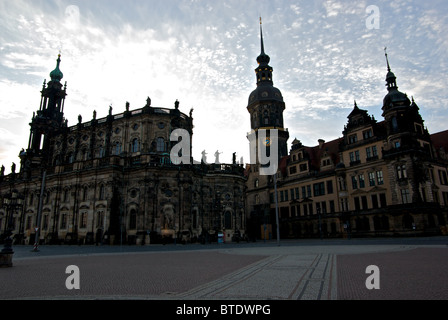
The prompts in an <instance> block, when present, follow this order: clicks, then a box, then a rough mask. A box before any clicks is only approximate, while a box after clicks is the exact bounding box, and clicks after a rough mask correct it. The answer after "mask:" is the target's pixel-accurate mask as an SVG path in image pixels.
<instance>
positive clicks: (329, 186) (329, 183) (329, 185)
mask: <svg viewBox="0 0 448 320" xmlns="http://www.w3.org/2000/svg"><path fill="white" fill-rule="evenodd" d="M327 193H328V194H332V193H333V181H331V180H328V181H327Z"/></svg>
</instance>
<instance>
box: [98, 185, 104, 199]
mask: <svg viewBox="0 0 448 320" xmlns="http://www.w3.org/2000/svg"><path fill="white" fill-rule="evenodd" d="M105 193H106V190H105V188H104V185H101V186H100V196H99V198H100V200H104V199H105V197H106V195H105Z"/></svg>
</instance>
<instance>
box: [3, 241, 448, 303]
mask: <svg viewBox="0 0 448 320" xmlns="http://www.w3.org/2000/svg"><path fill="white" fill-rule="evenodd" d="M447 244H448V238H447V237H439V238H438V239H437V241H432V240H431V241H426V239H422V240H421V241H416V240H415V239H411V240H409V241H406V240H399V241H390V240H383V241H369V240H356V241H355V240H353V241H351V242H347V241H338V240H335V241H329V240H328V241H321V242H319V240H314V241H306V240H297V241H281V243H280V246H278V245H277V244H276V243H275V242H270V243H263V242H258V243H255V244H239V245H236V244H235V245H233V244H229V245H227V244H224V245H214V246H211V245H208V246H200V245H189V246H188V245H187V246H166V247H162V246H160V247H157V246H149V247H144V248H143V247H126V248H125V251H127V252H122V251H117V248H116V247H115V248H114V247H110V249H107V248H98V247H97V248H95V247H88V246H85V247H76V246H75V247H71V248H70V247H65V246H61V247H42V248H41V251H42V252H41V253H38V254H37V255H38V256H37V257H36V256H35V255H36V253H33V254H30V253H29V250H30V247H16V248H15V251H16V254H15V258H14V259H13V262H14V266H13V267H12V268H5V269H0V299H45V300H49V299H59V300H62V299H83V300H88V299H89V300H90V299H92V300H94V299H106V300H111V299H152V300H154V299H156V300H184V301H192V300H272V299H275V300H373V299H380V300H383V299H395V300H396V299H423V300H426V299H428V300H431V299H440V300H446V299H448V290H446V289H445V285H446V284H447V283H448V273H447V272H446V270H448V246H447ZM128 251H129V252H128ZM130 251H139V252H130ZM45 252H49V253H48V255H46V254H45ZM51 252H53V253H51ZM69 265H76V266H78V267H79V270H80V289H79V290H68V289H67V288H66V285H65V283H66V280H67V278H68V277H69V275H70V274H67V273H65V271H66V267H67V266H69ZM369 265H376V266H378V268H379V270H380V277H379V280H380V289H378V290H375V289H373V290H369V289H367V288H366V285H365V283H366V279H367V278H368V277H369V274H366V268H367V266H369Z"/></svg>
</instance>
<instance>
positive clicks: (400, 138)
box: [246, 55, 448, 238]
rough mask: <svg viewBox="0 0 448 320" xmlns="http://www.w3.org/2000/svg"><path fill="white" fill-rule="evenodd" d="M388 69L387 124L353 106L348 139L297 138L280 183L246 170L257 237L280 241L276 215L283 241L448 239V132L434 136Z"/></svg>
mask: <svg viewBox="0 0 448 320" xmlns="http://www.w3.org/2000/svg"><path fill="white" fill-rule="evenodd" d="M386 59H387V55H386ZM387 67H388V73H387V77H386V83H387V90H388V93H387V95H386V96H385V98H384V101H383V107H382V110H383V117H384V120H383V121H380V122H378V121H376V120H375V119H374V117H372V116H370V115H369V114H368V112H367V111H366V110H362V109H360V108H359V107H358V106H357V103H356V102H355V106H354V108H353V111H352V112H351V113H350V114H349V115H348V123H347V125H346V126H345V127H344V130H343V132H342V133H343V137H342V138H339V139H335V140H332V141H329V142H326V141H324V140H319V141H318V145H316V146H313V147H308V146H304V145H302V143H301V142H300V141H299V140H297V139H295V140H294V141H293V142H292V147H291V150H290V152H289V154H288V155H286V156H284V157H283V158H281V160H280V163H279V170H278V172H277V175H276V179H273V176H263V175H261V174H260V173H259V164H258V163H255V164H252V165H251V166H250V168H248V170H247V175H248V178H247V193H246V195H247V204H248V208H247V211H248V217H249V220H248V229H249V230H250V231H251V232H253V233H255V234H256V235H257V236H258V237H262V238H264V237H271V238H272V237H273V236H275V234H276V218H277V214H276V211H277V212H278V216H279V221H280V222H279V223H280V226H279V230H280V236H281V237H284V238H301V237H352V236H356V237H364V236H396V235H399V236H409V235H423V234H424V235H433V234H447V219H448V216H447V212H448V181H447V167H448V157H447V156H446V150H447V148H448V131H443V132H440V133H437V134H433V135H431V134H429V132H428V130H427V129H426V128H425V126H424V121H423V119H422V117H421V115H420V113H419V107H418V106H417V104H416V102H415V101H414V99H413V98H412V101H411V100H410V99H408V97H407V96H406V95H405V94H403V93H401V92H400V91H398V87H397V83H396V77H395V75H394V74H393V73H392V71H391V69H390V66H389V61H388V59H387ZM249 106H250V105H249ZM249 111H251V109H249ZM261 128H262V126H261V127H260V128H258V129H261ZM283 130H284V129H283ZM275 180H276V181H275ZM275 189H277V194H275ZM276 198H277V199H276ZM266 229H268V230H270V233H266V231H265V230H266Z"/></svg>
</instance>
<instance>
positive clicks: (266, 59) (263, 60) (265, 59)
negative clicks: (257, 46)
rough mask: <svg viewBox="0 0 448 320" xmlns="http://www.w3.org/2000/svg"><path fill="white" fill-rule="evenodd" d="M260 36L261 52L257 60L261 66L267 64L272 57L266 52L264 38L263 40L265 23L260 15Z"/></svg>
mask: <svg viewBox="0 0 448 320" xmlns="http://www.w3.org/2000/svg"><path fill="white" fill-rule="evenodd" d="M260 38H261V53H260V55H259V56H258V58H257V62H258V64H259V65H261V66H267V65H268V64H269V61H271V58H270V57H269V56H268V55H267V54H266V53H265V52H264V40H263V23H262V20H261V17H260Z"/></svg>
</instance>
